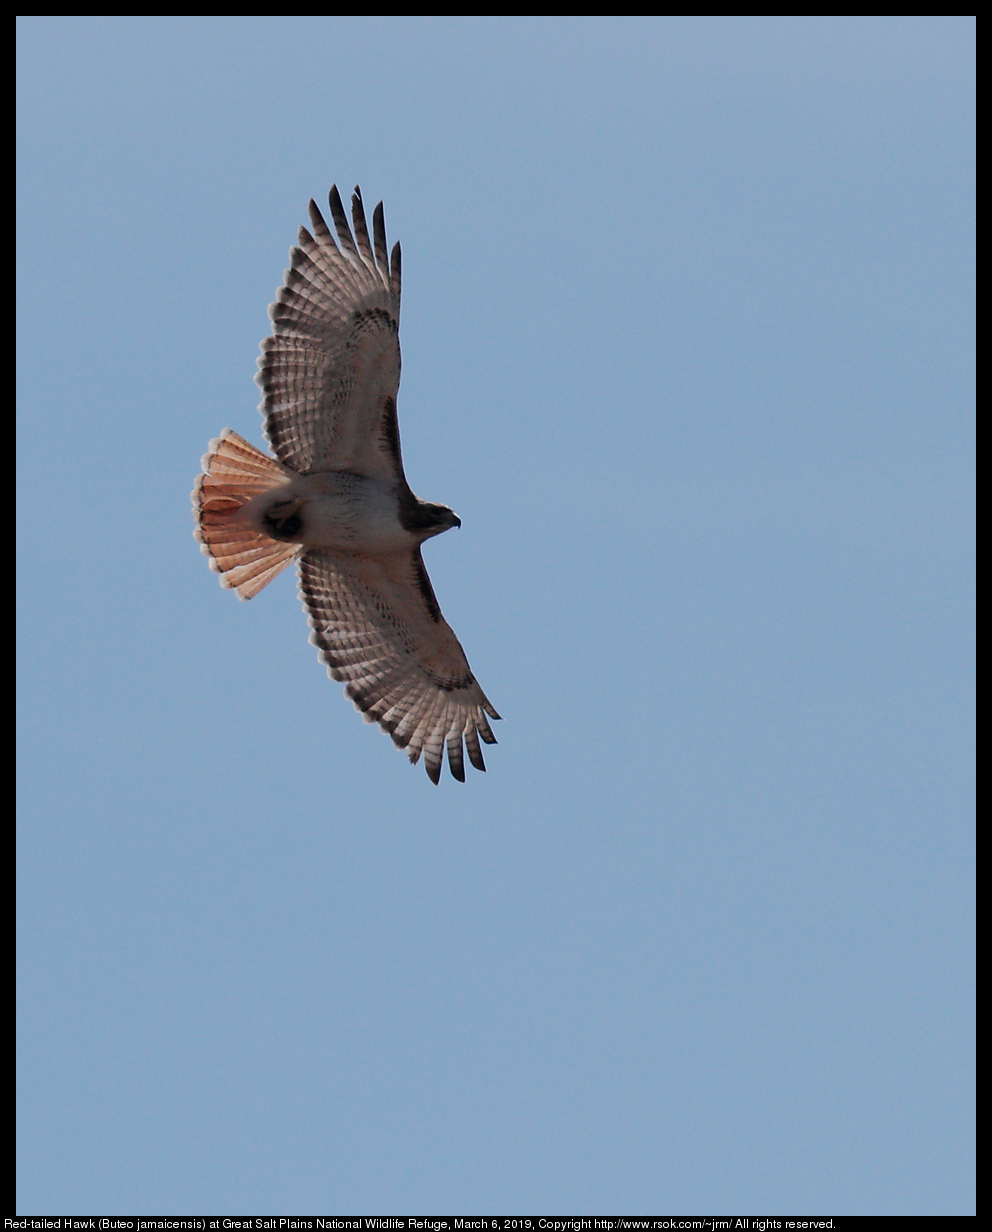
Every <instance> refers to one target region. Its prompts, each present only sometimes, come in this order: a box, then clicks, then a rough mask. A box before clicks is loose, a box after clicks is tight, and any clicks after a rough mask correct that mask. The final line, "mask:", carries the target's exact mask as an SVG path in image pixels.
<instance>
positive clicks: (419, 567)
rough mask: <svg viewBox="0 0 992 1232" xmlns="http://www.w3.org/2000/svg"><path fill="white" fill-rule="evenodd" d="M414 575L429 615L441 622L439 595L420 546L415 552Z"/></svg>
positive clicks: (436, 622)
mask: <svg viewBox="0 0 992 1232" xmlns="http://www.w3.org/2000/svg"><path fill="white" fill-rule="evenodd" d="M413 577H414V581H415V582H416V583H417V589H418V590H419V591H420V596H421V598H422V599H423V601H424V605H425V607H426V608H427V612H428V615H429V616H430V618H431V620H433V621H434V623H435V624H440V623H441V608H440V605H439V604H438V601H437V595H435V593H434V587H433V586H432V585H431V580H430V578H429V577H428V576H427V567H426V565H425V564H424V558H423V556H421V555H420V548H417V549H416V550H415V551H414V553H413Z"/></svg>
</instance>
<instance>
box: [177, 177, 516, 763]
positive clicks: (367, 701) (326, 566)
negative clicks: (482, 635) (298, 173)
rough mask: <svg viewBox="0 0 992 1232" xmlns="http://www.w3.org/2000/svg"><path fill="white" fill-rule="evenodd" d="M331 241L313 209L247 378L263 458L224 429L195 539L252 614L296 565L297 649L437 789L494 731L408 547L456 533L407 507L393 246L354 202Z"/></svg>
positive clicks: (425, 506) (356, 199) (439, 516)
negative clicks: (302, 622) (253, 383)
mask: <svg viewBox="0 0 992 1232" xmlns="http://www.w3.org/2000/svg"><path fill="white" fill-rule="evenodd" d="M330 207H331V217H332V219H333V221H334V229H335V231H336V232H337V241H335V238H334V236H333V235H332V234H331V231H330V229H329V227H328V226H327V224H326V223H325V222H324V219H323V217H322V216H321V213H320V210H319V209H318V208H317V206H316V205H315V204H314V202H313V201H311V202H310V220H311V227H312V233H311V232H310V231H307V229H306V228H305V227H301V228H300V237H299V247H297V248H293V249H292V250H291V252H290V261H291V264H290V268H289V269H288V270H287V271H286V275H285V280H284V283H283V286H282V287H280V289H279V292H278V296H277V298H276V302H275V303H274V304H273V305H272V306H271V307H270V308H269V316H270V317H271V319H272V335H271V337H269V338H266V339H265V341H264V342H263V343H262V344H261V352H262V355H261V358H260V359H259V361H258V367H259V372H258V375H257V376H256V378H255V379H256V380H257V382H258V384H259V385H260V386H261V389H262V392H263V394H264V398H263V400H262V404H261V407H260V408H259V409H260V410H261V412H262V414H263V415H264V416H265V437H266V440H267V441H268V442H269V444H270V446H271V447H272V451H273V453H274V454H275V458H272V457H270V456H269V455H268V454H266V453H263V452H262V451H261V450H260V449H256V448H255V446H254V445H251V444H250V443H249V442H248V441H246V440H245V439H244V438H243V437H240V436H238V434H237V433H236V432H232V431H231V430H230V429H227V430H226V431H225V432H223V433H222V434H221V435H220V436H219V437H218V438H217V439H216V440H213V441H211V442H210V447H209V449H208V451H207V453H206V454H205V455H204V458H203V474H202V475H200V476H199V477H198V479H197V481H196V487H195V488H194V489H193V510H194V513H195V515H196V522H197V525H196V530H195V531H194V534H195V536H196V538H197V539H198V540H199V542H200V544H201V545H202V551H203V552H204V554H205V555H207V556H208V557H209V558H210V567H211V568H212V569H213V570H214V571H215V572H217V573H219V574H220V584H221V586H225V587H228V588H230V589H232V590H235V591H237V593H238V595H239V597H240V598H242V599H250V598H251V597H252V596H253V595H256V594H258V592H259V591H260V590H261V589H262V587H263V586H265V585H266V584H267V583H268V582H270V581H271V580H272V579H273V578H274V577H275V576H276V574H277V573H280V572H281V571H282V570H283V569H285V567H286V566H287V565H288V564H289V563H290V561H293V560H295V561H296V562H297V567H298V569H299V577H300V598H301V599H302V601H303V605H304V607H305V609H306V612H307V615H308V618H309V624H310V628H311V629H312V630H313V632H312V633H311V634H310V641H311V642H313V643H314V645H316V646H317V647H319V652H320V653H319V657H320V659H321V661H322V662H323V663H325V664H326V665H327V671H328V674H329V675H330V676H332V677H333V678H334V679H335V680H341V681H344V682H345V694H346V696H348V697H350V698H351V700H352V701H353V702H354V703H355V706H356V708H357V709H358V710H360V711H362V713H363V715H364V717H365V720H366V722H368V723H372V722H376V723H378V724H379V726H380V727H381V728H382V729H383V730H384V731H386V732H388V733H389V734H390V736H392V738H393V743H394V744H396V745H397V746H398V747H399V748H401V749H406V751H407V753H408V755H409V757H410V760H411V761H412V762H416V761H418V760H419V759H420V757H421V755H422V756H423V759H424V766H425V768H426V770H427V773H428V775H429V776H430V778H431V780H432V781H433V782H434V783H437V782H438V780H439V778H440V775H441V762H442V760H443V757H444V748H445V746H447V750H448V767H449V769H450V770H451V773H452V774H453V775H454V777H455V778H456V779H459V780H460V781H461V782H464V781H465V763H464V757H463V751H462V749H463V741H464V747H465V748H466V749H467V750H468V757H469V761H470V762H471V763H472V765H473V766H475V768H476V769H477V770H485V768H486V766H485V762H484V761H483V759H482V750H481V748H480V746H479V741H480V739H481V740H483V741H485V742H486V743H487V744H495V743H496V737H495V736H494V735H493V733H492V728H491V727H490V726H489V721H488V719H487V718H486V716H487V715H488V716H489V718H492V719H498V718H499V715H498V714H497V713H496V711H495V710H494V709H493V707H492V705H491V703H490V702H489V699H488V698H487V697H486V695H485V694H484V693H483V691H482V689H480V688H479V685H478V682H477V681H476V679H475V677H474V676H473V675H472V671H471V668H470V667H469V665H468V660H467V659H466V658H465V652H464V651H463V650H462V648H461V645H460V644H459V641H458V639H457V638H456V637H455V635H454V633H453V632H452V630H451V626H450V625H449V624H448V623H447V621H446V620H445V619H444V617H443V616H442V615H441V609H440V607H438V602H437V598H436V597H435V595H434V588H433V587H432V586H431V582H430V578H429V577H428V576H427V570H426V568H425V567H424V560H423V557H422V556H421V554H420V545H421V544H422V543H423V542H424V540H425V539H430V538H431V537H432V536H433V535H440V534H441V533H442V531H446V530H449V529H450V528H451V527H452V526H460V525H461V522H460V520H459V519H458V517H456V515H455V514H454V513H453V512H452V511H451V510H450V509H449V508H448V507H447V506H446V505H432V504H431V503H430V502H429V501H422V500H420V499H419V497H416V496H414V494H413V492H412V491H411V489H410V485H409V484H408V483H407V481H406V476H405V475H404V473H403V461H402V458H401V456H400V436H399V428H398V426H397V421H396V391H397V389H398V388H399V383H400V347H399V336H398V335H399V320H400V246H399V244H397V245H396V246H395V247H394V248H393V251H392V254H391V255H390V254H389V251H388V249H387V247H386V227H385V223H384V221H383V213H382V203H381V202H380V203H379V205H377V206H376V208H375V212H374V214H373V215H372V235H371V237H370V236H369V229H368V224H367V222H366V219H365V207H364V205H363V204H362V196H361V192H360V191H359V190H358V189H357V188H356V189H355V192H354V195H353V196H352V199H351V214H352V220H353V222H354V233H353V232H352V229H351V227H350V226H349V225H348V217H347V215H346V214H345V210H344V206H343V205H342V203H341V197H340V195H339V193H338V190H337V188H332V189H331V192H330Z"/></svg>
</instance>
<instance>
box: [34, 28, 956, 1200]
mask: <svg viewBox="0 0 992 1232" xmlns="http://www.w3.org/2000/svg"><path fill="white" fill-rule="evenodd" d="M19 32H20V33H19V88H20V110H19V123H20V147H19V172H20V189H19V211H20V213H19V237H18V238H19V277H20V282H19V294H20V329H19V363H20V370H19V448H20V487H19V493H18V497H17V504H16V511H17V514H18V523H19V539H18V543H19V560H20V570H21V575H20V576H21V586H20V609H19V611H20V679H21V710H20V723H21V728H20V730H21V738H20V774H21V790H20V809H21V811H20V892H19V903H20V930H21V931H20V937H21V1010H20V1013H21V1018H20V1049H21V1051H20V1189H19V1199H18V1202H19V1209H20V1210H21V1211H22V1212H27V1211H35V1212H50V1213H54V1214H65V1213H68V1212H69V1211H80V1210H86V1211H90V1212H97V1213H106V1214H110V1213H128V1212H131V1213H135V1212H144V1213H159V1212H172V1213H177V1214H183V1213H194V1212H206V1211H210V1212H219V1213H226V1212H233V1211H247V1212H251V1213H273V1214H294V1213H295V1214H298V1213H310V1214H333V1213H348V1212H350V1213H356V1212H357V1213H363V1214H387V1213H396V1214H403V1213H414V1212H420V1213H425V1212H426V1213H431V1212H434V1213H443V1212H447V1213H456V1214H458V1213H467V1212H475V1213H480V1214H497V1213H502V1214H513V1213H548V1212H563V1211H570V1212H581V1213H587V1214H595V1213H601V1214H603V1213H611V1212H612V1213H618V1212H620V1213H638V1212H641V1213H644V1212H649V1213H665V1212H667V1213H672V1212H675V1213H678V1212H683V1213H684V1212H688V1213H694V1212H708V1213H713V1212H721V1211H733V1212H745V1213H747V1212H750V1213H757V1214H767V1213H785V1212H826V1213H848V1214H853V1213H862V1214H965V1213H968V1212H970V1211H971V1210H972V1209H973V1208H972V1198H971V1183H972V1153H971V1082H972V1076H971V1075H972V1070H971V1016H972V1000H971V914H972V889H971V886H972V880H971V877H972V864H971V844H972V787H971V770H972V726H971V679H972V657H971V655H972V640H971V634H972V624H971V609H972V598H973V595H972V580H971V579H972V556H971V553H972V537H971V510H972V393H973V390H972V358H973V354H972V345H973V344H972V259H973V255H972V221H973V218H972V189H973V184H972V142H973V134H972V108H973V103H972V89H973V69H972V57H973V26H972V20H971V19H970V18H968V17H895V18H886V17H811V18H806V17H785V18H779V17H741V18H736V17H703V18H689V17H681V18H678V17H676V18H644V19H637V18H630V17H620V18H611V17H592V18H588V19H585V18H574V17H567V18H550V17H536V18H528V17H511V18H449V19H442V18H433V17H415V18H408V19H407V18H397V17H386V18H369V17H357V18H336V17H334V18H331V17H316V18H304V17H288V18H283V17H259V18H251V17H232V18H220V17H152V18H139V17H81V18H70V17H27V18H21V19H20V27H19ZM332 182H336V183H337V184H338V185H339V186H340V187H341V188H342V190H343V191H345V192H347V191H348V190H350V188H351V187H352V186H353V185H354V184H356V183H360V184H361V186H362V188H363V190H364V193H365V197H366V201H367V202H368V204H369V205H370V206H371V205H372V204H374V203H375V202H376V201H378V200H379V199H380V198H381V199H383V200H384V202H385V210H386V224H387V228H388V232H389V238H390V242H392V241H393V240H394V239H400V240H401V241H402V244H403V257H404V300H403V320H402V328H401V339H402V344H403V355H404V368H403V384H402V387H401V390H400V399H399V409H400V428H401V433H402V439H403V449H404V455H405V461H406V469H407V473H408V476H409V478H410V482H411V484H412V486H413V488H414V490H415V491H416V492H417V493H418V494H419V495H421V496H422V497H424V498H426V499H430V500H437V501H442V502H444V503H445V504H449V505H451V506H452V508H454V509H455V510H456V511H457V512H458V513H459V515H460V516H461V518H462V521H463V526H462V529H461V530H460V531H452V532H450V533H448V534H446V535H444V536H442V537H441V538H439V539H437V540H435V541H433V542H432V543H430V544H428V546H427V548H426V550H425V558H426V561H427V565H428V568H429V570H430V573H431V577H432V579H433V581H434V585H435V588H436V590H437V593H438V597H439V599H440V602H441V605H442V607H443V609H444V612H445V615H446V616H447V618H448V620H449V621H450V622H451V624H452V626H453V627H454V629H455V631H456V632H457V634H458V636H459V637H460V639H461V641H462V643H463V644H464V646H465V649H466V652H467V654H468V657H469V660H470V662H471V664H472V666H473V668H474V670H475V672H476V674H477V675H478V677H479V679H480V681H481V683H482V685H483V687H484V689H485V690H486V692H487V693H488V694H489V696H490V697H491V698H492V700H493V703H494V704H495V706H496V707H497V709H498V710H499V711H500V712H501V714H502V715H503V716H504V721H503V722H502V723H500V724H498V725H497V734H498V736H499V739H500V744H499V746H498V747H496V748H493V749H491V750H487V760H488V764H489V773H488V774H486V775H480V774H477V773H475V772H474V771H472V770H471V769H470V770H469V771H468V774H469V781H468V782H467V783H466V784H465V785H464V786H461V785H459V784H458V783H456V782H455V781H454V780H453V779H451V777H450V776H449V775H448V774H447V771H445V776H444V778H442V780H441V785H440V787H438V788H435V787H434V786H432V784H431V783H430V782H429V780H428V778H427V776H426V775H425V774H424V772H423V769H422V768H421V767H419V766H418V767H416V768H411V767H410V766H409V764H408V763H407V761H406V759H405V757H404V756H403V755H402V754H400V753H398V752H397V751H396V750H395V749H394V748H393V747H392V744H391V743H390V741H389V740H388V739H387V738H386V737H385V736H384V735H382V733H380V732H379V731H378V730H377V729H376V728H372V727H368V726H366V725H364V724H363V723H362V722H361V721H360V718H359V716H358V715H357V714H356V713H355V712H354V710H353V708H352V706H351V705H350V703H348V702H347V701H346V700H344V699H343V698H342V696H341V687H340V685H338V684H335V683H334V682H332V681H329V680H328V679H327V677H326V674H325V671H324V669H323V667H321V666H320V665H319V664H318V662H317V660H316V652H315V650H314V648H313V647H311V646H309V645H308V644H307V628H306V622H305V619H304V616H303V614H302V612H301V610H300V606H299V603H298V602H297V599H296V596H295V582H294V579H293V578H292V576H291V575H290V574H285V575H283V576H282V577H280V578H278V579H277V580H276V581H275V582H274V583H273V584H272V585H271V586H270V587H269V588H268V589H267V590H265V591H264V592H263V593H262V594H260V595H259V596H258V597H257V598H256V599H254V600H252V601H251V602H250V603H239V602H238V601H237V600H236V599H235V597H234V596H233V595H232V594H230V593H229V592H226V591H223V590H221V588H220V587H219V586H218V584H217V579H216V577H215V576H214V575H213V574H211V573H210V571H209V569H208V567H207V562H206V560H205V559H204V558H203V557H202V556H201V555H200V553H199V550H198V548H197V545H196V544H195V543H194V541H193V538H192V534H191V532H192V525H193V523H192V517H191V514H190V502H189V492H190V489H191V487H192V485H193V481H194V479H195V477H196V474H197V472H198V468H199V460H200V457H201V455H202V454H203V452H204V450H205V448H206V446H207V442H208V441H209V440H210V438H211V437H213V436H216V435H217V434H218V432H219V431H220V430H221V429H222V428H224V427H232V428H234V429H236V430H237V431H239V432H241V433H242V434H243V435H245V436H247V437H249V438H250V439H252V440H253V441H255V442H259V443H260V442H261V439H262V437H261V420H260V417H259V415H258V413H257V411H256V406H257V403H258V400H259V393H258V390H257V388H256V387H255V385H254V384H253V383H252V377H253V375H254V372H255V359H256V356H257V354H258V343H259V341H260V340H261V339H262V338H263V337H264V336H265V334H266V333H267V332H268V320H267V317H266V315H265V313H266V307H267V305H268V304H269V302H270V301H271V300H272V299H273V297H274V294H275V291H276V287H277V286H278V285H279V283H280V281H281V278H282V272H283V270H284V268H285V266H286V264H287V253H288V249H289V247H290V245H291V244H292V243H293V242H294V240H295V234H296V228H297V226H298V225H299V224H300V223H302V222H304V221H305V220H306V204H307V200H308V198H309V197H311V196H313V197H316V198H318V199H319V200H321V201H326V194H327V190H328V188H329V186H330V184H331V183H332Z"/></svg>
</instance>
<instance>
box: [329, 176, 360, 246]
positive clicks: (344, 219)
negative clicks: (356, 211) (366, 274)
mask: <svg viewBox="0 0 992 1232" xmlns="http://www.w3.org/2000/svg"><path fill="white" fill-rule="evenodd" d="M327 203H328V205H329V206H330V207H331V217H332V218H333V219H334V228H335V230H336V231H337V233H338V239H339V240H340V241H341V247H342V248H347V250H348V251H349V252H351V253H354V254H355V256H356V257H357V256H358V249H357V248H356V247H355V240H354V237H353V236H352V234H351V227H349V226H348V215H347V214H346V213H345V212H344V203H343V202H342V200H341V194H340V193H339V192H338V186H337V185H336V184H332V185H331V191H330V192H329V193H328V194H327Z"/></svg>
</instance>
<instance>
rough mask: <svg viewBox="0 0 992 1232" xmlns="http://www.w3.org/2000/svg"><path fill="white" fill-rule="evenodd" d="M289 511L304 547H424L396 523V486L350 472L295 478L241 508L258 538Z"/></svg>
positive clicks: (385, 549)
mask: <svg viewBox="0 0 992 1232" xmlns="http://www.w3.org/2000/svg"><path fill="white" fill-rule="evenodd" d="M284 510H285V511H287V512H288V511H290V510H291V511H292V512H293V513H295V514H296V515H297V516H298V517H299V518H300V520H301V527H300V529H299V531H298V533H296V534H293V536H292V539H293V540H294V541H296V542H299V543H302V544H304V545H305V546H306V547H315V548H337V549H338V550H339V551H345V552H373V553H374V552H398V551H403V550H409V549H411V548H414V547H416V546H417V544H418V543H421V542H422V541H423V538H424V536H423V535H416V534H412V533H411V532H410V531H408V530H406V529H405V527H404V526H403V525H402V523H401V522H400V519H399V503H398V500H397V494H396V484H395V483H394V482H393V481H391V480H382V479H369V478H367V477H366V476H363V475H356V474H354V473H352V472H351V471H325V472H324V473H322V474H317V475H298V476H296V477H295V478H293V479H291V480H289V481H288V482H287V483H285V484H281V485H280V486H279V487H276V488H273V489H271V490H270V491H268V492H265V493H263V494H262V495H261V496H256V497H255V498H254V499H253V500H251V501H249V502H248V503H247V504H246V505H244V506H243V507H242V510H241V514H240V516H241V517H242V518H246V519H248V520H249V522H250V523H251V524H252V525H253V526H254V528H255V529H256V530H258V531H259V532H260V533H262V534H265V533H266V525H265V519H266V516H267V515H268V514H269V513H270V512H272V513H275V514H277V515H278V516H280V517H282V516H284Z"/></svg>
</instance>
